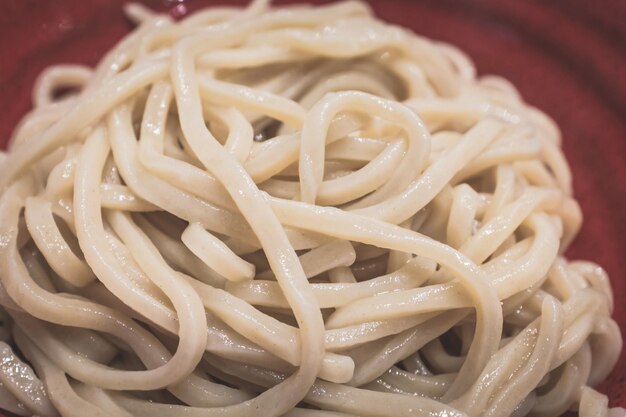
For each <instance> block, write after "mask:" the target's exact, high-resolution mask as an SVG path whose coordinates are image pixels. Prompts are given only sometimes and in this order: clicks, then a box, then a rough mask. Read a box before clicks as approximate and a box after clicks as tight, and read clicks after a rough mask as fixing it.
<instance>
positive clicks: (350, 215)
mask: <svg viewBox="0 0 626 417" xmlns="http://www.w3.org/2000/svg"><path fill="white" fill-rule="evenodd" d="M126 11H127V13H128V15H129V17H130V18H131V19H132V20H134V21H135V22H136V23H137V28H136V29H135V30H134V31H133V32H132V33H131V34H129V35H128V36H127V37H125V38H124V39H123V40H122V41H121V42H119V44H118V45H117V46H115V47H114V48H113V49H112V50H111V51H110V52H109V53H108V54H107V55H106V56H104V57H103V59H102V60H101V62H100V63H99V64H98V65H97V67H96V68H95V69H91V68H86V67H82V66H73V65H66V66H57V67H52V68H49V69H48V70H46V71H45V72H44V73H43V74H42V75H41V76H40V78H39V79H38V81H37V83H36V85H35V88H34V94H33V102H34V108H33V109H32V111H31V112H30V113H29V114H28V115H26V117H25V118H24V119H23V120H22V122H21V123H20V124H19V126H18V127H17V128H16V129H15V133H14V135H13V137H12V138H11V142H10V145H9V148H8V151H7V152H6V154H4V155H3V158H2V161H1V163H0V189H1V190H2V194H1V198H0V242H1V245H0V282H1V286H0V304H1V305H2V307H3V309H2V315H3V319H2V326H1V329H0V330H1V332H0V338H1V339H2V342H0V357H1V363H2V366H1V367H0V380H1V381H2V384H1V385H0V408H3V409H5V410H9V411H10V412H13V413H15V414H17V415H24V416H31V415H37V416H41V417H53V416H59V415H60V416H65V417H74V416H75V417H83V416H95V417H104V416H111V417H113V416H115V417H118V416H119V417H129V416H139V417H155V416H156V417H169V416H193V417H211V416H233V417H234V416H280V415H286V416H292V417H297V416H311V417H340V416H448V417H452V416H510V415H513V416H524V415H532V416H546V417H549V416H558V415H560V414H561V413H563V412H565V411H567V410H569V409H572V410H578V411H579V413H580V415H581V416H588V417H591V416H624V415H626V412H625V410H624V409H618V408H615V409H609V408H608V406H607V404H608V401H607V399H606V397H604V396H603V395H601V394H600V393H598V392H596V391H595V390H594V389H593V388H591V387H592V386H594V385H596V384H598V383H599V382H600V381H602V380H603V379H604V378H605V377H606V376H607V374H608V373H609V372H610V370H611V368H612V367H613V365H614V364H615V363H616V361H617V358H618V356H619V354H620V352H621V348H622V346H621V344H622V339H621V335H620V332H619V328H618V326H617V325H616V323H615V322H614V321H613V320H612V319H611V310H612V306H613V299H612V295H611V288H610V284H609V280H608V277H607V276H606V274H605V273H604V271H603V270H602V269H601V268H600V267H598V266H596V265H594V264H592V263H589V262H585V261H574V262H570V261H568V260H566V259H565V258H564V257H563V252H564V251H565V249H566V248H567V246H568V244H569V243H570V242H571V240H572V239H573V237H574V236H575V235H576V233H577V231H578V229H579V226H580V223H581V213H580V209H579V206H578V205H577V203H576V201H575V200H574V199H573V197H572V192H571V184H570V183H571V178H570V172H569V169H568V166H567V163H566V161H565V159H564V156H563V154H562V152H561V149H560V145H559V143H560V135H559V130H558V128H557V127H556V126H555V125H554V123H553V122H552V121H551V120H550V119H549V118H548V117H547V116H546V115H545V114H543V113H542V112H540V111H539V110H537V109H535V108H532V107H530V106H528V105H527V104H525V103H524V102H523V101H522V100H521V98H520V97H519V95H518V93H517V92H516V90H515V88H514V87H513V86H512V85H511V84H509V83H508V82H507V81H505V80H503V79H500V78H497V77H477V75H476V72H475V70H474V67H473V65H472V63H471V62H470V60H469V59H468V58H467V57H465V56H464V55H463V53H462V52H460V51H459V50H457V49H455V48H454V47H452V46H450V45H446V44H441V43H437V42H433V41H430V40H428V39H425V38H422V37H420V36H417V35H415V34H413V33H411V32H409V31H408V30H406V29H403V28H400V27H396V26H391V25H388V24H386V23H383V22H381V21H379V20H377V19H376V18H375V17H373V16H372V15H371V12H370V11H369V9H368V7H367V6H366V5H365V4H362V3H357V2H344V3H337V4H330V5H325V6H320V7H304V6H298V7H296V6H290V7H271V6H269V5H268V4H266V2H263V1H256V2H254V3H252V4H251V5H250V6H248V7H246V8H241V9H240V8H230V7H221V8H210V9H206V10H203V11H200V12H198V13H196V14H193V15H191V16H189V17H187V18H185V19H184V20H182V21H180V22H174V21H173V20H171V19H170V18H169V17H168V16H164V15H158V14H154V13H153V12H151V11H149V10H147V9H145V8H143V7H142V6H138V5H129V6H128V7H127V10H126Z"/></svg>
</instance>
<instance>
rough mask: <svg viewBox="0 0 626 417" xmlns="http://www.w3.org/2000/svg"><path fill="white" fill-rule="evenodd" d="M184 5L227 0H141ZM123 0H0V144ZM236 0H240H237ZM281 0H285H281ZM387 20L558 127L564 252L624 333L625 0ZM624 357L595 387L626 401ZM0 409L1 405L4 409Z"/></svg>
mask: <svg viewBox="0 0 626 417" xmlns="http://www.w3.org/2000/svg"><path fill="white" fill-rule="evenodd" d="M142 2H143V3H147V4H149V5H150V6H151V7H153V8H155V9H158V10H161V11H165V10H167V11H170V13H172V14H173V15H181V14H184V13H186V12H189V11H192V10H195V9H197V8H199V7H202V6H206V5H212V4H225V3H235V2H228V1H218V2H211V1H201V0H198V1H193V0H160V1H159V0H152V1H150V0H146V1H142ZM123 3H125V1H124V0H90V1H88V2H86V1H84V0H63V1H62V0H50V1H45V2H44V1H40V0H2V1H1V2H0V109H2V111H1V113H0V145H3V144H5V143H6V141H7V140H8V137H9V135H10V133H11V131H12V129H13V127H14V126H15V124H16V123H17V122H18V120H19V119H20V117H21V116H22V115H23V114H24V113H25V112H26V111H27V110H28V108H29V107H30V105H31V104H30V92H31V87H32V84H33V82H34V80H35V77H36V76H37V74H39V72H40V71H41V70H42V69H44V68H45V67H46V66H48V65H51V64H55V63H61V62H72V63H82V64H88V65H94V64H96V63H97V61H98V58H99V57H100V56H101V55H102V54H103V53H104V52H105V51H106V50H108V49H109V48H110V47H111V46H112V45H113V44H114V43H115V42H116V41H117V40H119V39H120V38H121V37H122V36H123V35H124V34H125V33H127V32H128V31H129V30H130V25H129V23H128V21H127V20H125V18H124V15H123V13H122V10H121V5H122V4H123ZM236 3H238V4H242V3H243V2H236ZM277 3H283V2H282V1H278V2H277ZM371 3H372V6H373V8H374V9H375V11H376V13H377V14H378V15H379V16H380V17H381V18H383V19H385V20H388V21H390V22H393V23H397V24H400V25H403V26H406V27H409V28H412V29H413V30H414V31H416V32H417V33H420V34H423V35H425V36H428V37H432V38H435V39H439V40H443V41H446V42H450V43H453V44H455V45H458V46H459V47H461V48H462V49H463V50H465V51H466V52H467V53H468V54H469V55H470V57H471V58H472V59H473V60H474V61H475V62H476V65H477V67H478V71H479V73H480V74H498V75H502V76H504V77H506V78H508V79H509V80H511V81H512V82H513V83H514V84H515V85H516V86H517V87H518V88H519V90H520V91H521V93H522V95H523V97H524V98H525V99H526V101H528V102H529V103H531V104H533V105H535V106H536V107H538V108H540V109H542V110H543V111H545V112H547V113H548V114H549V115H550V116H551V117H552V118H554V119H555V120H556V122H557V123H558V125H559V126H560V127H561V130H562V132H563V147H564V149H565V153H566V155H567V158H568V160H569V162H570V164H571V166H572V169H573V172H574V189H575V194H576V197H577V198H578V200H579V201H580V204H581V206H582V209H583V213H584V216H585V222H584V225H583V228H582V230H581V232H580V234H579V236H578V238H577V240H576V241H575V243H574V245H573V246H572V247H571V248H570V250H569V251H568V255H569V256H570V257H571V258H583V259H590V260H593V261H595V262H597V263H599V264H600V265H602V266H603V267H604V268H605V269H606V270H607V271H608V273H609V275H610V276H611V279H612V282H613V287H614V291H615V298H616V301H617V302H616V308H615V317H616V318H617V319H618V321H619V323H620V327H621V329H622V334H626V305H625V303H624V302H623V300H624V299H625V298H626V276H625V273H626V250H625V248H626V70H625V68H626V2H624V1H623V0H603V1H602V7H598V5H597V4H595V3H594V2H589V1H587V0H570V1H568V2H543V1H540V0H528V1H524V2H514V1H509V2H501V1H499V0H421V1H417V0H395V1H393V2H391V1H385V0H376V1H371ZM625 379H626V357H625V355H624V354H622V358H621V360H620V362H619V364H618V366H617V367H616V369H615V370H614V372H613V373H612V374H611V376H610V377H609V379H608V380H607V381H606V382H605V383H604V384H603V385H602V386H601V387H600V389H601V390H602V391H603V392H605V393H607V394H608V395H609V397H610V399H611V404H613V405H618V404H619V405H622V406H626V395H625V385H626V382H625ZM0 416H1V414H0Z"/></svg>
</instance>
